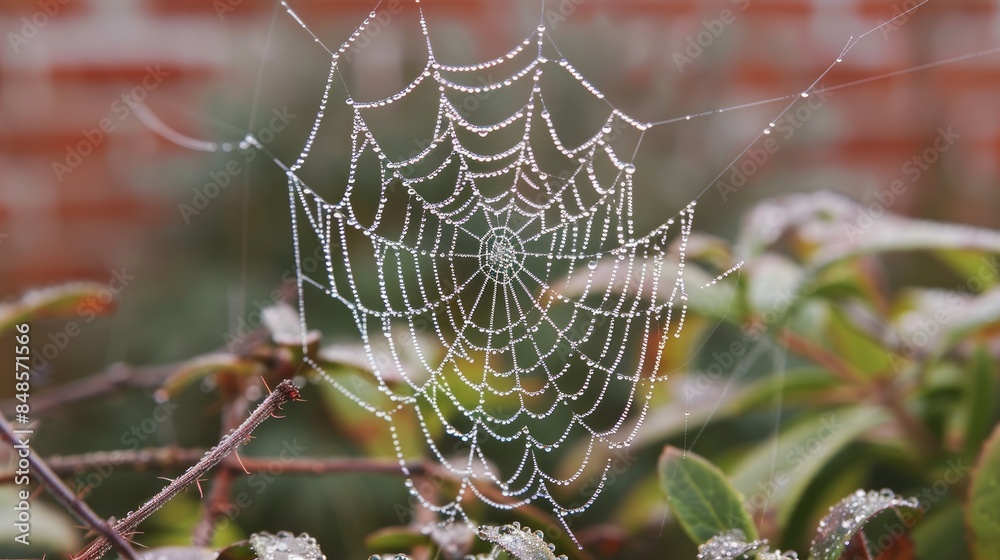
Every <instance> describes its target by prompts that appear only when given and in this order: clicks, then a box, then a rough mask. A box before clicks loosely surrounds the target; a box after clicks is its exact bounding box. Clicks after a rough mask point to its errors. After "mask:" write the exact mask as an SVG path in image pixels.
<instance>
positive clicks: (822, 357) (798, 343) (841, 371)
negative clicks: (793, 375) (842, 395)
mask: <svg viewBox="0 0 1000 560" xmlns="http://www.w3.org/2000/svg"><path fill="white" fill-rule="evenodd" d="M778 340H779V341H780V342H781V343H782V344H784V345H785V346H786V347H787V348H788V349H789V350H791V351H792V352H795V353H797V354H799V355H801V356H804V357H806V358H809V359H810V360H812V361H813V362H815V363H817V364H819V365H821V366H823V367H825V368H826V369H828V370H829V371H830V372H831V373H833V374H834V375H836V376H837V377H839V378H840V379H841V380H842V381H844V382H846V383H849V384H851V385H854V386H865V385H867V384H868V383H869V382H868V380H867V379H865V376H864V374H862V373H861V372H860V371H858V370H857V369H856V368H855V367H854V366H853V365H851V364H849V363H848V362H846V361H844V360H842V359H841V358H840V356H838V355H836V354H834V353H833V352H831V351H829V350H827V349H826V348H823V347H822V346H820V345H818V344H815V343H814V342H812V341H811V340H809V339H808V338H805V337H802V336H799V335H797V334H795V333H794V332H792V331H791V330H789V329H782V330H781V333H780V334H779V337H778Z"/></svg>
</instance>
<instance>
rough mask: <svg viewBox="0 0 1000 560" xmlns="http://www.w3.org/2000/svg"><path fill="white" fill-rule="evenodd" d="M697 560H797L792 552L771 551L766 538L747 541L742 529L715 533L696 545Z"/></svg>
mask: <svg viewBox="0 0 1000 560" xmlns="http://www.w3.org/2000/svg"><path fill="white" fill-rule="evenodd" d="M697 558H698V560H743V559H745V558H756V559H757V560H797V559H798V556H797V555H796V554H795V553H794V552H788V553H782V552H781V551H780V550H778V551H775V552H771V551H770V550H769V548H768V545H767V539H756V540H753V541H750V542H747V538H746V535H744V534H743V531H740V530H738V529H737V530H733V531H727V532H725V533H722V534H719V535H716V536H714V537H712V538H711V539H709V540H708V542H706V543H705V544H703V545H701V546H699V547H698V557H697Z"/></svg>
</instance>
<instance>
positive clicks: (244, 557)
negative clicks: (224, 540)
mask: <svg viewBox="0 0 1000 560" xmlns="http://www.w3.org/2000/svg"><path fill="white" fill-rule="evenodd" d="M215 560H257V553H256V552H254V551H253V547H252V546H250V541H240V542H237V543H233V544H231V545H229V546H227V547H226V548H223V549H222V550H220V551H219V555H218V556H217V557H216V558H215Z"/></svg>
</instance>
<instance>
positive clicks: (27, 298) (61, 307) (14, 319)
mask: <svg viewBox="0 0 1000 560" xmlns="http://www.w3.org/2000/svg"><path fill="white" fill-rule="evenodd" d="M113 309H114V294H112V292H111V291H110V290H109V289H108V288H107V286H105V285H104V284H98V283H96V282H73V283H70V284H61V285H58V286H52V287H49V288H41V289H38V290H32V291H30V292H27V293H25V294H24V295H23V296H21V299H20V300H18V301H15V302H12V303H5V304H0V333H4V332H6V331H7V330H8V329H10V328H12V327H13V326H14V325H15V324H17V323H21V322H23V321H27V320H30V319H41V318H44V317H64V316H72V315H73V314H78V315H85V314H86V315H88V316H89V314H90V313H94V314H97V315H100V314H104V313H108V312H110V311H111V310H113Z"/></svg>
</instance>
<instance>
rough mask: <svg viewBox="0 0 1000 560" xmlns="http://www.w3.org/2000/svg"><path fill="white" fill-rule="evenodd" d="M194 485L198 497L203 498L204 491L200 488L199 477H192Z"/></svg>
mask: <svg viewBox="0 0 1000 560" xmlns="http://www.w3.org/2000/svg"><path fill="white" fill-rule="evenodd" d="M194 485H195V486H197V487H198V497H199V498H204V497H205V493H204V492H203V491H202V490H201V479H200V478H196V479H194Z"/></svg>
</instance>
